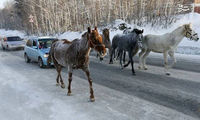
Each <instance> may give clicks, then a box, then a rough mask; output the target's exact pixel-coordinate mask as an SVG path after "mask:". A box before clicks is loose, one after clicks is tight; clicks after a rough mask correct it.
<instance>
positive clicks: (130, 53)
mask: <svg viewBox="0 0 200 120" xmlns="http://www.w3.org/2000/svg"><path fill="white" fill-rule="evenodd" d="M128 55H129V61H130V62H131V68H132V74H133V75H136V74H135V70H134V61H133V56H132V51H129V52H128Z"/></svg>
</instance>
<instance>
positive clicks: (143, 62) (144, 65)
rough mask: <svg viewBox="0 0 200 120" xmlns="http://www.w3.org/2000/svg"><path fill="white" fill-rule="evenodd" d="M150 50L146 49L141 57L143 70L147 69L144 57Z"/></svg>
mask: <svg viewBox="0 0 200 120" xmlns="http://www.w3.org/2000/svg"><path fill="white" fill-rule="evenodd" d="M150 52H151V51H150V50H147V51H146V53H145V54H144V55H143V57H142V64H143V68H144V70H147V69H148V68H147V66H146V57H147V56H148V55H149V53H150Z"/></svg>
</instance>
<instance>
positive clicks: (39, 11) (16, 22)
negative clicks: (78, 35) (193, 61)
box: [0, 0, 192, 34]
mask: <svg viewBox="0 0 200 120" xmlns="http://www.w3.org/2000/svg"><path fill="white" fill-rule="evenodd" d="M191 3H192V0H14V2H13V1H12V2H8V3H7V4H6V6H5V8H4V9H1V10H0V28H4V29H14V30H24V31H25V32H27V33H30V34H55V33H63V32H65V31H81V30H85V29H86V28H87V27H88V26H98V27H99V26H107V25H109V24H112V22H113V21H114V20H116V19H122V20H124V21H126V22H127V23H132V24H136V25H138V26H143V25H146V24H150V25H151V26H154V25H160V26H163V27H167V26H168V25H169V24H171V23H173V22H175V21H176V16H177V15H178V14H184V13H186V12H189V11H191V10H192V9H191Z"/></svg>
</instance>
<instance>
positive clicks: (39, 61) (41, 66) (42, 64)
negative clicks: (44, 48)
mask: <svg viewBox="0 0 200 120" xmlns="http://www.w3.org/2000/svg"><path fill="white" fill-rule="evenodd" d="M38 65H39V67H40V68H44V63H43V61H42V58H38Z"/></svg>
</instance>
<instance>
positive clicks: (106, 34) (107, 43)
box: [97, 28, 112, 61]
mask: <svg viewBox="0 0 200 120" xmlns="http://www.w3.org/2000/svg"><path fill="white" fill-rule="evenodd" d="M101 36H102V40H103V44H104V45H105V47H106V48H108V52H109V55H111V47H112V46H111V42H110V32H109V29H108V28H105V29H103V34H101ZM97 57H99V55H98V54H97ZM101 60H103V58H102V57H100V61H101Z"/></svg>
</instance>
